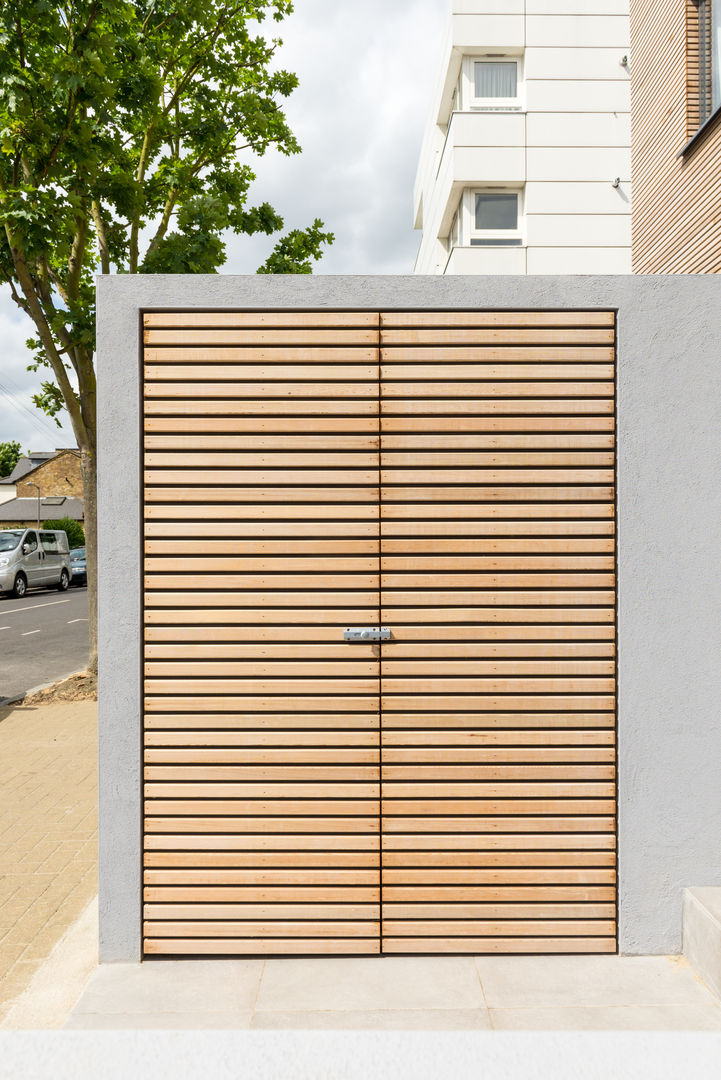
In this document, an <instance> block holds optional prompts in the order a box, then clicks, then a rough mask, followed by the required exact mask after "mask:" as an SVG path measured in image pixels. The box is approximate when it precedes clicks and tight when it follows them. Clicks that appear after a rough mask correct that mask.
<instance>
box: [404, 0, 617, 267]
mask: <svg viewBox="0 0 721 1080" xmlns="http://www.w3.org/2000/svg"><path fill="white" fill-rule="evenodd" d="M450 7H451V16H450V19H449V23H448V28H447V32H446V36H445V39H444V42H443V44H442V47H441V50H440V55H439V63H440V71H439V75H438V78H437V80H436V85H435V88H434V92H433V97H432V102H431V108H430V113H429V117H428V122H427V125H426V130H425V134H424V138H423V145H422V148H421V153H420V160H419V165H418V173H417V177H416V184H415V192H414V208H415V221H416V227H417V228H422V230H423V233H422V237H421V242H420V248H419V252H418V258H417V261H416V272H417V273H419V274H436V273H437V274H443V273H445V274H452V273H474V274H487V273H501V274H517V273H527V274H558V273H572V274H590V273H594V274H610V273H618V274H625V273H629V272H630V270H631V218H630V214H631V202H630V200H631V115H630V113H631V91H630V74H629V69H628V67H626V66H623V65H622V64H621V59H622V58H623V56H625V55H626V56H627V55H628V54H629V43H630V29H629V0H451V4H450ZM484 53H493V54H496V55H498V54H503V53H505V54H507V55H508V56H509V57H518V58H520V59H521V61H522V75H523V77H522V79H521V83H520V86H519V106H518V110H517V111H493V112H478V111H473V110H474V104H473V100H472V85H471V78H470V75H471V72H470V67H469V65H468V63H465V62H464V58H468V57H473V56H475V57H479V56H481V55H483V54H484ZM456 87H458V88H459V90H460V94H459V97H458V98H457V99H456V105H455V110H456V111H453V112H452V111H451V109H452V107H453V106H452V100H453V93H454V89H455V88H456ZM617 177H619V178H620V180H621V184H620V186H619V188H617V189H616V188H614V187H613V182H614V180H615V179H616V178H617ZM496 186H505V187H507V188H509V189H511V190H517V191H519V192H521V193H522V194H523V200H522V201H523V202H524V203H525V211H524V217H523V220H522V221H521V226H522V227H521V232H522V234H523V246H522V247H521V248H520V249H518V250H517V251H516V252H514V257H513V259H509V256H508V252H507V250H504V249H503V248H493V247H491V248H478V247H472V246H470V244H469V236H470V230H471V226H472V219H471V215H470V212H469V210H468V208H466V210H465V213H464V215H463V216H464V219H465V230H464V236H463V238H462V241H461V246H460V248H456V249H455V250H456V251H459V252H461V253H462V258H460V259H456V258H453V257H452V258H451V259H450V260H449V258H448V256H449V250H448V247H447V243H446V241H447V237H448V234H449V229H450V224H451V220H452V217H453V215H454V214H455V212H456V208H457V207H458V205H459V202H460V201H461V199H462V196H463V193H464V191H465V192H469V193H470V192H471V191H472V190H473V189H474V188H475V189H482V188H486V187H491V188H493V187H496ZM466 202H467V203H468V204H469V205H470V202H469V200H466ZM494 257H495V258H494ZM521 262H522V263H523V265H522V266H520V265H519V263H521ZM459 265H460V266H461V267H462V269H458V268H457V267H458V266H459Z"/></svg>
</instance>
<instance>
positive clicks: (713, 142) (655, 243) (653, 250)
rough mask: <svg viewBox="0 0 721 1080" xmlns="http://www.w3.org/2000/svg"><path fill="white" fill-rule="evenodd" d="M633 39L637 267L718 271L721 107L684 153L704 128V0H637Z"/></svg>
mask: <svg viewBox="0 0 721 1080" xmlns="http://www.w3.org/2000/svg"><path fill="white" fill-rule="evenodd" d="M713 3H714V5H715V4H716V3H718V0H713ZM708 6H710V5H708ZM631 39H632V41H633V64H632V66H631V118H632V127H633V132H634V135H633V148H632V178H633V213H632V233H633V235H632V255H633V270H634V273H637V274H718V273H719V272H721V215H719V212H718V207H719V201H720V200H721V121H720V118H719V115H718V114H717V115H716V116H715V118H712V119H711V120H710V122H709V124H708V126H707V127H706V129H705V131H704V133H703V134H702V135H700V136H699V138H698V140H697V142H696V143H695V144H694V145H693V146H692V147H689V149H688V150H687V151H686V152H685V153H683V154H681V151H682V150H683V149H684V147H685V146H686V144H687V142H688V141H689V140H690V139H691V138H692V137H693V135H695V134H696V132H697V131H698V130H699V63H698V61H699V42H698V3H697V2H696V0H632V2H631ZM710 51H711V50H710V45H709V52H710ZM679 155H680V156H679Z"/></svg>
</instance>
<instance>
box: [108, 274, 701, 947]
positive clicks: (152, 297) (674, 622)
mask: <svg viewBox="0 0 721 1080" xmlns="http://www.w3.org/2000/svg"><path fill="white" fill-rule="evenodd" d="M214 307H217V308H238V309H242V308H250V309H256V310H257V309H261V310H262V309H265V308H350V309H353V308H370V309H373V310H383V309H384V308H401V309H402V308H409V309H423V308H429V309H437V308H449V309H453V308H458V309H461V310H463V309H471V310H472V309H483V308H486V309H504V308H506V309H519V308H521V309H522V308H547V309H563V308H576V309H587V308H591V309H592V308H595V307H599V308H606V309H607V308H616V309H618V328H619V329H618V343H619V355H618V420H619V453H618V457H619V460H618V513H619V522H620V530H619V645H620V653H619V717H618V732H619V763H620V772H619V859H620V890H619V895H620V947H621V950H622V952H626V953H662V952H678V951H680V948H681V895H682V890H683V888H684V887H686V886H702V885H721V858H720V857H719V851H720V850H721V783H720V782H719V762H720V761H721V723H719V709H720V706H719V702H720V701H721V663H720V662H719V657H721V572H719V539H720V533H721V482H720V480H719V478H720V477H721V439H719V435H718V423H719V410H720V408H721V406H720V405H719V403H720V402H721V362H720V360H721V280H720V279H719V278H717V277H715V276H703V277H682V276H668V277H666V276H661V277H647V278H644V277H625V276H616V277H596V278H591V277H589V278H583V277H548V276H546V277H527V276H526V277H504V278H490V277H466V276H464V277H446V278H437V277H415V276H411V277H375V278H362V277H332V278H323V277H265V276H260V277H135V278H134V277H130V276H127V277H118V278H100V279H99V281H98V322H99V344H98V366H99V413H100V416H99V431H100V451H99V492H98V495H99V521H100V537H99V549H100V550H99V555H100V597H99V599H100V605H99V606H100V947H101V958H102V960H104V961H112V960H129V959H138V958H139V956H140V928H141V899H140V886H141V840H140V838H141V760H140V745H141V728H140V685H141V670H140V627H141V611H140V602H141V601H140V598H141V581H140V576H141V573H140V572H141V562H140V450H139V448H140V430H139V333H138V332H139V316H140V312H141V310H143V309H152V308H179V309H183V308H214ZM118 462H122V468H118V467H117V463H118Z"/></svg>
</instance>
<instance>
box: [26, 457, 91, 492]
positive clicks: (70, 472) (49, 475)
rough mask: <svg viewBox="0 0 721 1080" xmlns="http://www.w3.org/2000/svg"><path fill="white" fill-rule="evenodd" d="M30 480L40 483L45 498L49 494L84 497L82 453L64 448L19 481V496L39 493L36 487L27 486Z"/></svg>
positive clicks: (33, 482)
mask: <svg viewBox="0 0 721 1080" xmlns="http://www.w3.org/2000/svg"><path fill="white" fill-rule="evenodd" d="M28 481H29V482H30V483H32V484H37V485H38V487H39V488H40V497H41V498H43V499H45V498H47V497H48V496H49V495H65V497H66V498H71V497H72V498H75V499H82V497H83V481H82V478H81V476H80V454H78V453H77V452H75V451H73V450H63V451H61V453H59V454H58V455H57V457H54V458H51V459H50V461H47V462H45V464H44V465H39V466H38V467H37V469H34V470H33V471H32V472H30V473H28V474H27V476H23V477H22V478H21V479H20V480H18V482H17V493H18V498H32V497H33V496H34V495H37V492H36V491H35V488H26V487H25V484H26V483H27V482H28Z"/></svg>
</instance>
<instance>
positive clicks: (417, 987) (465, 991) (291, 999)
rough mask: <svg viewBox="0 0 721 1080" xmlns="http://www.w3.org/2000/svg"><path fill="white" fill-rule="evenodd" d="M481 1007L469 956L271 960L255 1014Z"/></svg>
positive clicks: (474, 973)
mask: <svg viewBox="0 0 721 1080" xmlns="http://www.w3.org/2000/svg"><path fill="white" fill-rule="evenodd" d="M479 1008H480V1009H482V1008H485V1002H484V1000H483V993H482V991H481V984H480V982H479V979H478V974H477V972H476V969H475V966H474V963H473V958H472V957H430V958H426V957H415V956H413V957H394V956H393V957H391V956H387V957H383V958H382V959H380V958H375V957H372V958H357V959H335V958H330V959H311V960H269V961H268V962H267V963H266V965H265V969H264V971H263V977H262V979H261V983H260V991H259V993H258V1001H257V1005H256V1009H257V1010H258V1012H298V1011H300V1012H337V1011H368V1010H371V1011H378V1010H397V1009H401V1010H403V1009H479Z"/></svg>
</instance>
